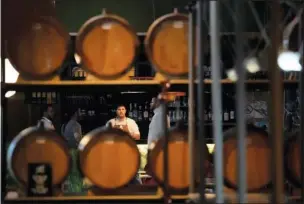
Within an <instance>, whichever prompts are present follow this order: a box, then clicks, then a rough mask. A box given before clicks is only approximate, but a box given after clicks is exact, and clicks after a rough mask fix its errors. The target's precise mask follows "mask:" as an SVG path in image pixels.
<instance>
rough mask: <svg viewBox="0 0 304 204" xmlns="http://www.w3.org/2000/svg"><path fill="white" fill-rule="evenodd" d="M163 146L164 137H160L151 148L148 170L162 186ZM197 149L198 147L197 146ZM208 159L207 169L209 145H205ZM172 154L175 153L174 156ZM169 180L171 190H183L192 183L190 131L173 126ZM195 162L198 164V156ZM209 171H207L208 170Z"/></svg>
mask: <svg viewBox="0 0 304 204" xmlns="http://www.w3.org/2000/svg"><path fill="white" fill-rule="evenodd" d="M163 146H164V139H163V138H162V139H160V140H158V141H157V142H156V143H155V146H154V147H153V148H152V149H151V150H149V154H148V171H149V173H150V174H151V175H152V176H153V178H154V179H155V180H156V181H157V183H158V184H160V185H161V186H163V185H164V183H163V182H164V179H163ZM196 150H198V148H197V147H196ZM205 150H206V154H207V159H206V161H205V169H206V170H208V169H209V167H210V163H209V161H208V160H209V157H210V154H209V152H208V148H207V146H206V147H205ZM172 155H174V156H173V157H172ZM168 157H169V159H168V160H169V163H168V172H169V173H168V175H169V178H168V182H169V187H170V189H171V190H177V191H183V190H185V189H187V188H188V186H189V184H190V179H189V174H190V172H189V170H190V169H189V145H188V132H187V131H186V130H180V129H178V128H173V129H171V130H170V132H169V143H168ZM195 160H196V162H195V164H196V165H198V164H199V161H198V157H196V158H195ZM206 173H207V172H206ZM195 177H196V182H197V183H198V181H199V172H198V171H196V176H195Z"/></svg>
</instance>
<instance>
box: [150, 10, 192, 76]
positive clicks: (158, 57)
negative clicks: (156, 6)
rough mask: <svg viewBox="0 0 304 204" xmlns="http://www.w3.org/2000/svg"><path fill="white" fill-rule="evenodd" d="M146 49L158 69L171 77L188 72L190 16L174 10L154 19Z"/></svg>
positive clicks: (185, 74) (184, 74)
mask: <svg viewBox="0 0 304 204" xmlns="http://www.w3.org/2000/svg"><path fill="white" fill-rule="evenodd" d="M145 50H146V53H147V57H148V59H149V61H150V62H151V63H152V65H153V67H154V68H155V69H156V71H158V72H160V73H161V74H164V75H165V76H167V77H170V78H176V77H178V78H181V77H187V74H188V70H189V68H188V16H187V15H184V14H179V13H177V12H174V13H172V14H167V15H164V16H162V17H160V18H158V19H156V20H155V21H154V23H153V24H152V25H151V26H150V27H149V29H148V32H147V36H146V39H145Z"/></svg>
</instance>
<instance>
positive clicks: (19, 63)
mask: <svg viewBox="0 0 304 204" xmlns="http://www.w3.org/2000/svg"><path fill="white" fill-rule="evenodd" d="M16 32H17V33H14V34H13V35H11V36H10V38H9V40H8V42H7V52H8V57H9V59H10V61H11V63H12V65H13V66H14V67H15V69H16V70H17V71H19V72H20V73H21V74H24V76H26V77H28V78H29V77H33V78H39V79H41V78H44V77H49V76H50V75H52V74H56V73H55V72H56V71H57V70H58V69H59V68H60V67H61V65H62V63H63V61H64V59H65V57H66V54H67V49H68V40H69V38H68V33H67V32H65V31H64V30H63V28H61V27H60V24H59V22H57V21H56V19H54V18H51V17H44V18H41V17H40V18H34V19H30V20H29V21H27V22H26V23H25V24H24V25H22V26H20V28H19V29H18V30H17V31H16Z"/></svg>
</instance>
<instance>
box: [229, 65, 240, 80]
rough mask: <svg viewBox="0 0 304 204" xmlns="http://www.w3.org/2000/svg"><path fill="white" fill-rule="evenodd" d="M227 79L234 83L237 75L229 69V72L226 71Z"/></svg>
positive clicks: (233, 70)
mask: <svg viewBox="0 0 304 204" xmlns="http://www.w3.org/2000/svg"><path fill="white" fill-rule="evenodd" d="M227 77H228V79H230V80H231V81H233V82H235V81H237V80H238V75H237V73H236V71H235V69H234V68H232V69H229V70H228V71H227Z"/></svg>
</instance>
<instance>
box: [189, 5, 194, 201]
mask: <svg viewBox="0 0 304 204" xmlns="http://www.w3.org/2000/svg"><path fill="white" fill-rule="evenodd" d="M188 10H189V26H188V43H189V44H188V56H189V59H188V67H189V73H188V78H189V86H188V92H189V96H188V97H189V98H188V106H189V109H188V143H189V168H190V169H189V179H190V184H189V197H190V198H191V197H192V196H193V195H194V194H195V166H194V164H195V161H194V156H195V155H194V143H195V141H194V140H195V118H194V117H195V116H194V77H195V73H194V66H193V61H194V57H193V56H194V53H193V50H194V32H193V24H194V19H193V5H192V4H191V5H189V7H188Z"/></svg>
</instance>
